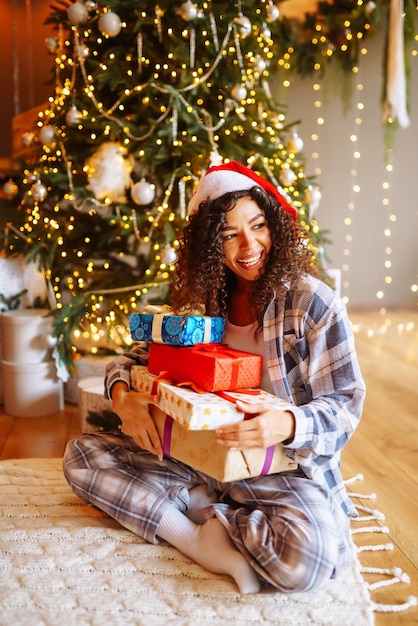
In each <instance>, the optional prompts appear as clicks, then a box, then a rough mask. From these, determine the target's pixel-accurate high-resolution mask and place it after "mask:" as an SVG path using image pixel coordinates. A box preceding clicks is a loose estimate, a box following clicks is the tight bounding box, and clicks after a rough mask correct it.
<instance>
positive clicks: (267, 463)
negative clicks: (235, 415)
mask: <svg viewBox="0 0 418 626" xmlns="http://www.w3.org/2000/svg"><path fill="white" fill-rule="evenodd" d="M159 382H168V381H166V380H164V378H163V377H162V376H161V374H160V376H157V378H156V379H155V380H154V382H153V385H152V393H153V394H155V393H156V392H157V384H158V383H159ZM169 384H173V383H172V382H170V383H169ZM239 393H246V394H248V395H259V394H260V390H259V389H245V390H242V391H240V392H239ZM216 395H217V396H219V397H221V398H222V399H223V400H228V401H229V402H233V403H234V404H236V402H237V400H238V398H234V397H233V396H231V395H230V394H229V393H226V392H225V391H218V392H217V393H216ZM253 417H254V416H253V414H252V413H244V420H248V419H252V418H253ZM173 424H174V419H173V418H172V417H171V415H168V414H166V416H165V421H164V432H163V441H162V445H163V452H164V454H165V456H170V451H171V436H172V432H173ZM274 447H275V446H269V447H268V448H266V455H265V458H264V463H263V467H262V468H261V472H260V474H259V476H265V475H266V474H268V472H269V471H270V468H271V464H272V462H273V457H274Z"/></svg>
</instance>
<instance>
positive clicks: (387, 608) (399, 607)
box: [373, 596, 418, 613]
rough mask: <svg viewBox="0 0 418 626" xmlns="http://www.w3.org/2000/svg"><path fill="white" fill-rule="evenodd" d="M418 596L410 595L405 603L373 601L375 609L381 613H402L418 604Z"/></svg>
mask: <svg viewBox="0 0 418 626" xmlns="http://www.w3.org/2000/svg"><path fill="white" fill-rule="evenodd" d="M417 604H418V598H417V597H416V596H409V598H408V599H407V601H406V602H404V603H403V604H379V603H378V602H373V610H374V611H376V612H379V613H400V612H401V611H406V610H407V609H410V608H411V607H413V606H417Z"/></svg>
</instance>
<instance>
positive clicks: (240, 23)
mask: <svg viewBox="0 0 418 626" xmlns="http://www.w3.org/2000/svg"><path fill="white" fill-rule="evenodd" d="M234 24H235V25H236V27H237V32H238V35H239V36H240V37H241V38H242V39H245V38H246V37H248V35H251V30H252V27H251V22H250V20H249V19H248V17H245V15H239V16H238V17H236V18H234Z"/></svg>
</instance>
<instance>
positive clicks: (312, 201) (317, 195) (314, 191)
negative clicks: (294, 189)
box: [304, 185, 322, 221]
mask: <svg viewBox="0 0 418 626" xmlns="http://www.w3.org/2000/svg"><path fill="white" fill-rule="evenodd" d="M304 196H305V201H306V203H307V204H308V205H309V221H311V220H312V218H313V216H314V213H315V211H316V210H317V208H318V207H319V203H320V202H321V198H322V193H321V191H320V190H319V189H318V187H314V186H312V185H308V187H306V189H305V192H304Z"/></svg>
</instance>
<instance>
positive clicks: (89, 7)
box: [84, 0, 97, 11]
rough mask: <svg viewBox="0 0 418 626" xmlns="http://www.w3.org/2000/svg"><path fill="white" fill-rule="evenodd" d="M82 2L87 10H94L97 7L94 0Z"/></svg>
mask: <svg viewBox="0 0 418 626" xmlns="http://www.w3.org/2000/svg"><path fill="white" fill-rule="evenodd" d="M84 4H85V5H86V7H87V10H88V11H95V10H96V9H97V2H94V0H84Z"/></svg>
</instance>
